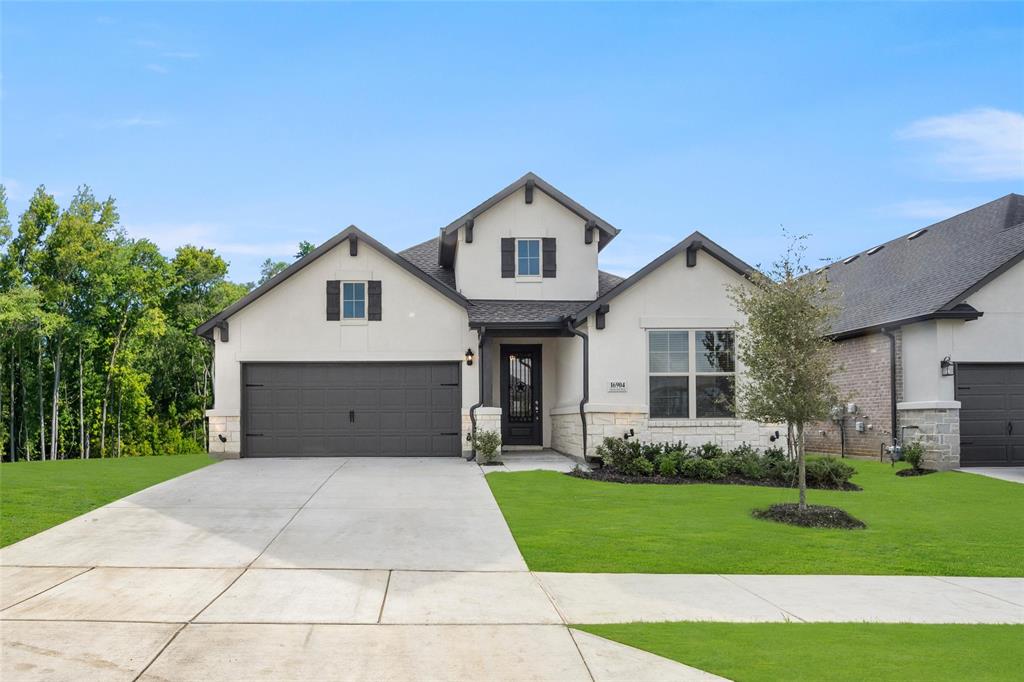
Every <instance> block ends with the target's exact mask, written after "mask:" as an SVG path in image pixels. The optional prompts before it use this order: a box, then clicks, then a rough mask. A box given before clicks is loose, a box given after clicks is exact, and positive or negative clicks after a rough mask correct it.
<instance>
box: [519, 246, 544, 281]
mask: <svg viewBox="0 0 1024 682" xmlns="http://www.w3.org/2000/svg"><path fill="white" fill-rule="evenodd" d="M516 276H518V277H540V240H539V239H517V240H516Z"/></svg>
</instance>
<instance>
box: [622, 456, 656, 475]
mask: <svg viewBox="0 0 1024 682" xmlns="http://www.w3.org/2000/svg"><path fill="white" fill-rule="evenodd" d="M626 473H628V474H629V475H630V476H653V475H654V463H653V462H651V460H649V459H647V458H646V457H642V456H641V457H637V458H636V459H634V460H633V461H632V462H630V463H629V471H628V472H626Z"/></svg>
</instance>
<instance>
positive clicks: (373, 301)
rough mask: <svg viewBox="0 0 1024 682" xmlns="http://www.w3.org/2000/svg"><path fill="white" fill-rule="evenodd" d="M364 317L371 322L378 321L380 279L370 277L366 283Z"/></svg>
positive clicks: (379, 314)
mask: <svg viewBox="0 0 1024 682" xmlns="http://www.w3.org/2000/svg"><path fill="white" fill-rule="evenodd" d="M366 319H368V320H370V321H371V322H375V321H380V319H381V305H380V280H379V279H377V280H373V279H371V280H370V281H369V282H367V283H366Z"/></svg>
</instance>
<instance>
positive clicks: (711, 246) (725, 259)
mask: <svg viewBox="0 0 1024 682" xmlns="http://www.w3.org/2000/svg"><path fill="white" fill-rule="evenodd" d="M691 247H692V248H695V249H700V250H701V251H704V252H705V253H708V254H710V255H711V256H713V257H714V258H715V259H717V260H718V261H720V262H721V263H722V264H723V265H725V266H726V267H728V268H730V269H731V270H734V271H735V272H736V273H737V274H740V275H742V276H744V277H747V276H748V275H750V273H751V272H753V270H754V268H752V267H750V266H749V265H747V264H746V263H744V262H743V261H741V260H740V259H739V258H737V257H736V256H734V255H732V254H731V253H729V252H728V251H727V250H725V249H724V248H722V247H721V246H719V245H718V244H716V243H715V242H713V241H711V240H710V239H708V238H707V237H705V236H704V235H703V234H701V233H700V232H694V233H693V234H691V235H690V236H689V237H687V238H686V239H684V240H683V241H681V242H679V243H678V244H676V245H675V246H673V247H672V248H671V249H669V250H668V251H666V252H665V253H663V254H661V255H660V256H658V257H657V258H655V259H654V260H652V261H651V262H650V263H648V264H647V265H645V266H644V267H642V268H640V269H639V270H637V271H636V272H635V273H633V274H632V275H630V276H629V277H627V278H626V279H623V280H621V281H620V282H619V283H618V284H616V285H615V286H613V287H612V288H611V289H609V290H608V291H607V292H605V293H604V294H602V295H601V296H598V298H597V300H596V301H594V302H592V303H590V304H589V305H587V306H586V307H584V308H582V309H581V310H579V311H578V312H577V313H576V315H575V316H574V318H575V320H576V323H577V324H579V323H582V322H583V320H585V319H587V317H588V316H589V315H591V314H592V313H594V312H595V311H596V310H597V309H598V307H600V306H602V305H605V304H606V303H608V302H609V301H611V300H612V299H613V298H615V297H616V296H618V295H619V294H621V293H622V292H624V291H627V290H628V289H629V288H630V287H631V286H633V285H634V284H636V283H637V282H639V281H640V280H642V279H643V278H644V277H646V276H647V275H649V274H651V273H652V272H654V271H655V270H657V269H658V268H660V267H661V266H662V265H664V264H665V263H667V262H668V261H670V260H672V258H674V257H675V256H677V255H679V254H681V253H683V252H684V251H686V250H687V249H689V248H691Z"/></svg>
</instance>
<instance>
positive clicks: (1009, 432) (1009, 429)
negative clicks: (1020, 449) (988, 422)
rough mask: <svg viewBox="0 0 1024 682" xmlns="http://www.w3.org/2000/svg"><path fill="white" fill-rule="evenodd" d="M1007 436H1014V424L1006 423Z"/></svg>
mask: <svg viewBox="0 0 1024 682" xmlns="http://www.w3.org/2000/svg"><path fill="white" fill-rule="evenodd" d="M1006 434H1007V435H1009V436H1012V435H1013V422H1006Z"/></svg>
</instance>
